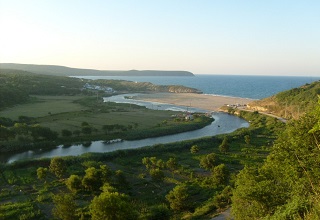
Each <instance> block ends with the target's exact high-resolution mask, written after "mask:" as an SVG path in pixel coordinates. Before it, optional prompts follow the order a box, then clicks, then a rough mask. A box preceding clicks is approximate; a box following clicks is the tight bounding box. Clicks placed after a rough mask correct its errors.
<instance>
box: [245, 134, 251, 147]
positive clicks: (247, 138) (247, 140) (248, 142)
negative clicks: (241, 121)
mask: <svg viewBox="0 0 320 220" xmlns="http://www.w3.org/2000/svg"><path fill="white" fill-rule="evenodd" d="M244 141H245V142H246V144H247V145H249V144H250V141H251V138H250V135H246V136H244Z"/></svg>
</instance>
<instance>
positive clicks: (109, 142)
mask: <svg viewBox="0 0 320 220" xmlns="http://www.w3.org/2000/svg"><path fill="white" fill-rule="evenodd" d="M121 141H123V140H122V139H120V138H118V139H113V140H109V141H104V142H103V143H105V144H113V143H117V142H121Z"/></svg>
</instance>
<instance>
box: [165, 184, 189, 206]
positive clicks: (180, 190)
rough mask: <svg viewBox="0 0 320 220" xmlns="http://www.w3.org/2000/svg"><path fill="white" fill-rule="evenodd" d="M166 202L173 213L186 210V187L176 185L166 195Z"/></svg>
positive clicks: (187, 201)
mask: <svg viewBox="0 0 320 220" xmlns="http://www.w3.org/2000/svg"><path fill="white" fill-rule="evenodd" d="M166 200H167V201H168V202H169V204H170V208H171V209H173V210H174V211H184V210H188V209H189V207H190V204H189V194H188V188H187V187H186V185H182V184H181V185H177V186H176V187H174V188H173V190H171V191H170V192H169V193H168V194H167V195H166Z"/></svg>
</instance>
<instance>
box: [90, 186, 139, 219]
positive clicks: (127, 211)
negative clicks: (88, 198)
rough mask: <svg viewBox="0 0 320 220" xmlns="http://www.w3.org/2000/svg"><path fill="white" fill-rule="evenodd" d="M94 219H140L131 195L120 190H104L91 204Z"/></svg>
mask: <svg viewBox="0 0 320 220" xmlns="http://www.w3.org/2000/svg"><path fill="white" fill-rule="evenodd" d="M89 209H90V213H91V217H92V218H91V219H92V220H123V219H128V220H131V219H138V213H137V212H136V211H135V210H134V208H133V207H132V205H131V204H130V201H129V197H128V196H127V195H125V194H122V193H118V192H103V193H101V194H100V195H99V196H95V197H94V198H93V200H92V202H91V204H90V206H89Z"/></svg>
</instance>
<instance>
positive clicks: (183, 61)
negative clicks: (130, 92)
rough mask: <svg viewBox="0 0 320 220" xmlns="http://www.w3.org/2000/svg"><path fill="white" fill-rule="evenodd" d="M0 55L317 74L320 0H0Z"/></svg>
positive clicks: (102, 65)
mask: <svg viewBox="0 0 320 220" xmlns="http://www.w3.org/2000/svg"><path fill="white" fill-rule="evenodd" d="M0 28H1V31H0V62H2V63H8V62H10V63H28V64H54V65H64V66H70V67H79V68H94V69H104V70H129V69H139V70H142V69H157V70H188V71H191V72H193V73H195V74H246V75H249V74H250V75H251V74H255V75H307V76H309V75H310V76H312V75H313V76H320V0H149V1H143V0H114V1H111V0H110V1H108V0H0Z"/></svg>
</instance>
